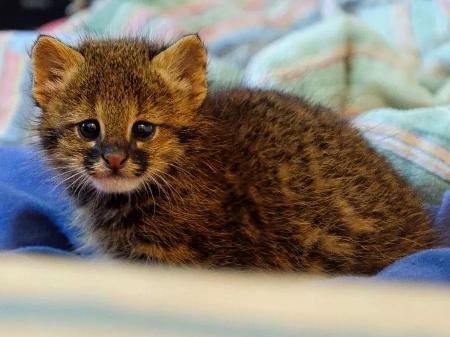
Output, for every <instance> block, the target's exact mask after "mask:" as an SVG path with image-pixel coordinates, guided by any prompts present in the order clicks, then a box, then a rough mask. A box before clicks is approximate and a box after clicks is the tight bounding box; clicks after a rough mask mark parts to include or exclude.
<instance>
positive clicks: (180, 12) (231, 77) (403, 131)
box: [0, 0, 450, 282]
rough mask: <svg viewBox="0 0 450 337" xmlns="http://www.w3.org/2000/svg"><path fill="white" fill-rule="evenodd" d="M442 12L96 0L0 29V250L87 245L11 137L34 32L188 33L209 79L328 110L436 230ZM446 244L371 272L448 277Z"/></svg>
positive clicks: (442, 132) (439, 5) (445, 61)
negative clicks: (36, 23)
mask: <svg viewBox="0 0 450 337" xmlns="http://www.w3.org/2000/svg"><path fill="white" fill-rule="evenodd" d="M449 15H450V5H449V3H448V2H445V1H421V0H412V1H409V2H396V1H383V2H382V3H376V2H372V1H340V2H334V1H318V0H317V1H313V0H305V1H294V0H286V1H280V2H274V1H269V0H259V1H252V0H246V1H238V0H232V1H223V0H210V1H200V0H178V1H169V2H166V1H150V0H148V1H144V0H133V1H119V0H103V1H100V0H99V1H96V2H94V6H93V7H92V8H91V9H89V10H86V11H83V12H80V13H78V14H76V15H75V16H72V17H70V18H68V19H67V20H62V21H58V22H54V23H50V24H48V25H45V26H43V27H41V28H40V29H38V30H37V31H29V32H15V31H8V32H0V144H3V148H2V149H1V150H0V158H7V160H2V161H1V163H0V193H1V194H0V195H1V203H0V249H2V250H5V251H10V252H11V251H14V252H41V253H52V254H58V255H59V254H63V255H72V256H73V255H77V256H83V255H89V254H90V252H77V254H74V253H73V251H74V249H75V248H76V247H77V246H78V245H77V242H76V238H75V237H76V235H75V233H73V232H72V230H70V229H69V226H68V225H69V218H68V214H69V211H70V206H69V204H68V202H67V200H66V199H65V196H64V193H63V191H61V190H60V188H58V187H55V185H56V183H55V182H54V181H51V179H50V178H49V177H50V175H49V173H48V172H46V168H45V165H43V164H41V163H40V162H39V159H38V158H37V157H36V156H37V155H36V153H34V152H33V151H30V150H29V149H27V148H25V147H17V146H18V145H21V144H23V143H25V142H27V136H28V135H29V132H28V131H27V128H26V125H27V124H28V122H29V120H30V119H31V118H32V116H33V114H34V113H35V112H36V108H35V107H34V105H33V101H32V99H31V97H30V83H31V78H30V74H29V59H28V52H29V50H30V48H31V47H32V44H33V41H34V40H35V39H36V37H37V35H38V34H41V33H45V34H53V35H56V36H57V37H58V38H60V39H62V40H63V41H65V42H68V43H76V41H77V39H78V38H79V37H80V36H82V35H83V34H94V35H101V36H102V35H126V34H140V35H146V36H150V37H152V38H157V39H166V38H167V37H176V36H178V35H181V34H184V33H189V32H195V31H198V32H199V34H200V36H201V37H202V38H203V39H204V40H205V42H206V43H207V46H208V49H209V54H210V62H209V65H208V67H209V69H208V71H209V79H210V80H211V83H212V85H213V86H215V87H223V86H234V85H240V84H246V85H249V86H253V87H260V88H277V89H280V90H284V91H288V92H291V93H293V94H295V95H302V96H306V97H307V98H308V99H309V100H311V101H313V102H320V103H321V104H324V105H326V106H328V107H330V108H332V109H333V110H335V111H339V112H340V113H341V114H342V115H343V116H344V117H346V118H350V119H351V120H352V122H353V123H354V125H355V126H356V127H358V128H359V129H360V130H361V132H363V134H364V135H365V136H366V137H367V139H368V140H369V141H370V142H371V144H372V145H373V146H374V148H375V149H376V150H378V151H380V152H381V153H382V154H383V155H385V156H386V158H387V159H388V160H389V161H391V163H392V164H393V165H394V167H395V168H396V169H397V170H398V171H399V173H400V174H402V175H403V176H404V177H405V178H406V179H407V180H408V181H409V182H410V183H411V184H412V185H413V186H414V187H415V188H416V189H417V191H418V193H419V194H420V195H421V196H422V198H423V200H424V201H425V202H426V203H427V204H428V205H430V212H431V213H432V214H433V215H434V216H435V226H436V227H438V228H440V229H442V230H443V232H444V233H446V232H447V231H448V229H449V228H450V220H449V213H450V208H449V204H450V194H449V192H448V190H449V188H450V80H449V76H448V75H449V74H450V58H449V57H448V51H449V49H450V27H449V22H450V21H449ZM445 235H446V234H444V236H445ZM447 239H448V238H447ZM445 246H447V247H448V246H449V241H446V242H445ZM449 249H450V248H445V247H444V248H441V249H436V250H431V251H426V252H420V253H418V254H416V255H413V256H410V257H407V258H405V259H403V260H401V261H398V262H397V263H395V264H393V265H392V266H390V267H388V268H387V269H386V270H384V271H383V272H381V273H380V274H379V275H377V276H376V277H375V279H402V280H416V281H425V280H428V281H445V282H450V276H449V275H450V253H449Z"/></svg>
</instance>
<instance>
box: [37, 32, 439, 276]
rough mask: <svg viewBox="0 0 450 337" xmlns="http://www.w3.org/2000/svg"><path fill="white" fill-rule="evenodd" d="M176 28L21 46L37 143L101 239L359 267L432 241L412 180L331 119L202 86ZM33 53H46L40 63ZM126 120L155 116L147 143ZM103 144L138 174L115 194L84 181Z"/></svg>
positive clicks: (138, 254) (236, 257)
mask: <svg viewBox="0 0 450 337" xmlns="http://www.w3.org/2000/svg"><path fill="white" fill-rule="evenodd" d="M180 41H182V40H180ZM180 41H178V42H177V43H176V44H175V45H172V46H164V45H157V44H154V43H150V42H147V41H144V40H140V39H118V40H87V41H84V42H83V43H82V44H81V46H80V47H79V48H78V49H75V48H72V47H69V46H65V45H63V44H62V43H60V42H58V41H56V40H54V39H52V38H50V37H41V38H40V39H39V40H38V42H37V44H36V46H35V48H34V50H33V72H34V76H35V81H34V88H33V93H34V97H35V99H36V101H37V103H38V104H39V105H40V106H41V108H42V117H41V118H40V121H39V136H40V142H41V146H42V149H43V150H44V153H45V155H46V156H47V157H48V159H49V160H50V161H51V163H52V164H53V165H54V167H55V168H56V170H57V171H58V172H59V174H60V177H62V180H64V183H65V184H66V186H67V188H68V191H69V193H70V194H71V196H72V198H73V200H74V203H75V205H76V207H77V211H76V213H77V217H76V222H77V223H78V224H79V226H80V227H81V228H82V229H83V230H84V231H85V232H86V233H87V236H88V238H89V239H90V241H93V242H95V243H96V245H97V246H98V247H99V249H100V250H101V251H103V252H105V253H107V254H109V255H111V256H113V257H120V258H126V259H132V260H145V261H153V262H158V263H165V264H171V265H179V264H183V265H184V264H187V265H194V266H201V267H207V268H214V267H230V268H238V269H263V270H283V271H306V272H313V273H331V274H342V273H354V274H372V273H375V272H377V271H379V270H380V269H382V268H383V267H385V266H386V265H388V264H390V263H392V262H393V261H395V260H397V259H399V258H401V257H403V256H405V255H408V254H411V253H414V252H417V251H419V250H421V249H425V248H429V247H433V246H434V245H435V244H436V240H435V238H434V235H433V234H432V232H431V229H430V220H429V219H428V217H427V215H426V214H425V212H424V211H423V209H422V207H421V202H420V200H419V198H418V197H417V196H416V194H415V193H414V191H412V190H411V188H410V187H409V186H408V185H407V184H406V183H405V182H404V181H403V180H402V179H401V178H400V177H399V176H398V175H397V174H396V173H395V172H394V170H393V169H392V168H391V167H390V166H389V165H388V164H387V162H386V161H385V160H384V159H383V158H381V157H380V156H379V155H378V154H377V153H376V152H375V151H374V150H372V149H371V147H370V146H369V145H368V144H367V142H366V141H365V140H364V139H363V138H362V137H361V135H360V134H359V133H358V131H356V130H355V129H354V128H353V127H351V126H350V125H349V123H348V122H347V121H345V120H343V119H340V118H339V117H338V116H336V115H335V114H333V113H332V112H330V111H328V110H326V109H325V108H323V107H321V106H315V105H311V104H309V103H307V102H305V101H303V100H301V99H299V98H296V97H293V96H290V95H286V94H283V93H279V92H276V91H262V90H254V89H245V88H242V89H233V90H221V91H215V92H212V91H210V92H208V91H207V89H208V88H207V84H206V80H205V78H206V70H205V68H206V53H205V50H204V47H203V45H202V44H201V42H200V41H199V39H198V37H196V36H189V37H186V38H184V39H183V41H182V42H180ZM42 44H43V46H42ZM72 54H73V55H72ZM55 55H56V56H55ZM158 55H159V56H158ZM44 58H45V60H48V59H49V58H50V59H51V60H52V58H54V60H53V63H54V64H57V65H58V66H57V67H56V68H57V69H56V70H55V71H54V73H52V74H47V73H46V70H45V69H42V67H43V66H44V65H45V64H48V62H50V61H44ZM155 59H156V61H155ZM46 62H47V63H46ZM50 66H52V65H51V64H50ZM48 71H49V70H48V69H47V72H48ZM92 118H94V119H97V120H99V121H100V125H101V128H102V134H101V137H100V138H99V139H98V140H97V141H96V142H95V143H92V142H86V141H85V140H83V139H81V138H80V136H79V135H78V134H77V125H78V123H80V122H81V121H83V120H86V119H92ZM140 119H143V120H146V121H149V122H151V123H154V124H155V125H157V133H156V135H155V137H154V138H153V139H152V140H149V141H146V142H138V141H136V140H135V139H133V137H132V136H131V135H130V130H131V125H132V124H133V122H134V121H136V120H140ZM106 145H108V146H109V145H114V146H118V147H121V148H123V149H126V151H128V153H129V157H130V158H129V160H128V162H127V166H126V167H125V168H124V171H125V173H124V174H125V175H127V177H133V179H141V180H139V184H138V185H137V186H136V187H135V188H132V189H130V190H128V191H126V193H125V192H124V193H107V192H104V191H101V190H99V189H98V188H96V187H95V184H93V183H92V182H93V181H94V180H95V179H96V178H95V176H96V174H98V172H100V171H101V172H103V171H102V170H104V167H103V166H102V165H103V162H102V159H101V156H102V149H103V148H104V146H106ZM118 179H119V180H120V178H118ZM130 179H131V178H130ZM118 183H119V182H118Z"/></svg>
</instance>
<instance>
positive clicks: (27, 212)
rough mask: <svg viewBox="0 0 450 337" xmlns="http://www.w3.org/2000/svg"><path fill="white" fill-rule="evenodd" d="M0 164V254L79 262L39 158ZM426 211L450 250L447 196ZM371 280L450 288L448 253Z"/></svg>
mask: <svg viewBox="0 0 450 337" xmlns="http://www.w3.org/2000/svg"><path fill="white" fill-rule="evenodd" d="M0 158H1V159H2V160H1V162H0V196H1V197H0V250H1V251H5V252H9V253H11V252H14V253H25V252H26V253H45V254H58V255H67V256H71V257H77V256H79V254H76V253H74V250H75V249H76V248H77V242H76V236H75V234H74V233H73V230H71V229H70V228H69V226H68V224H69V221H70V211H71V206H70V203H69V200H68V199H67V197H66V196H65V195H64V191H63V188H62V187H60V186H57V184H56V183H55V181H54V180H52V178H51V175H50V173H49V172H48V170H47V169H46V168H45V165H44V164H43V163H42V162H41V161H40V160H39V159H38V155H37V154H36V153H34V152H33V151H32V150H31V149H29V148H24V147H3V148H0ZM428 208H429V210H430V213H431V214H432V216H433V219H434V226H435V228H436V229H437V230H439V231H440V232H441V233H442V235H443V237H444V242H445V245H446V246H447V247H450V191H447V193H445V195H444V198H443V200H442V203H441V204H440V205H433V206H429V207H428ZM85 258H87V257H86V256H85ZM374 278H375V279H380V280H402V281H423V282H425V281H427V282H446V283H450V248H445V247H444V248H439V249H430V250H426V251H422V252H419V253H416V254H414V255H410V256H407V257H405V258H403V259H401V260H399V261H397V262H395V263H394V264H392V265H391V266H388V267H387V268H385V269H384V270H382V271H381V272H380V273H379V274H378V275H376V276H374Z"/></svg>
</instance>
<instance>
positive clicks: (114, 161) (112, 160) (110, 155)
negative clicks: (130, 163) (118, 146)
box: [102, 150, 128, 171]
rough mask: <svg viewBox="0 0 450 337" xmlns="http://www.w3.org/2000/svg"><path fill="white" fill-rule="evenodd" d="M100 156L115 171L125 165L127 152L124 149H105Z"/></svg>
mask: <svg viewBox="0 0 450 337" xmlns="http://www.w3.org/2000/svg"><path fill="white" fill-rule="evenodd" d="M102 158H103V160H104V161H105V163H106V165H107V166H108V168H110V169H111V170H113V171H117V170H120V169H122V168H123V167H124V166H125V162H126V161H127V159H128V153H126V152H125V151H117V150H113V151H111V150H109V151H108V150H106V151H104V152H103V154H102Z"/></svg>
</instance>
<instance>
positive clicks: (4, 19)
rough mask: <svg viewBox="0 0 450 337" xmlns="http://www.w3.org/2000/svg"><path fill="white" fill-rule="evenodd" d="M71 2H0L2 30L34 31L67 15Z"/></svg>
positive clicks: (36, 0)
mask: <svg viewBox="0 0 450 337" xmlns="http://www.w3.org/2000/svg"><path fill="white" fill-rule="evenodd" d="M69 3H70V1H69V0H0V29H33V28H36V27H39V26H40V25H42V24H44V23H47V22H49V21H52V20H55V19H59V18H62V17H64V16H65V15H66V8H67V6H68V5H69Z"/></svg>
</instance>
